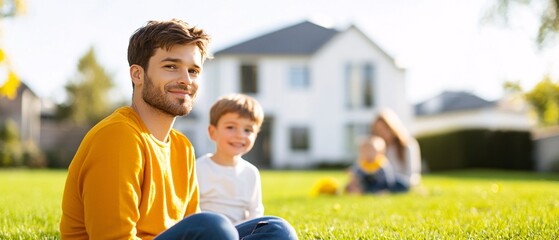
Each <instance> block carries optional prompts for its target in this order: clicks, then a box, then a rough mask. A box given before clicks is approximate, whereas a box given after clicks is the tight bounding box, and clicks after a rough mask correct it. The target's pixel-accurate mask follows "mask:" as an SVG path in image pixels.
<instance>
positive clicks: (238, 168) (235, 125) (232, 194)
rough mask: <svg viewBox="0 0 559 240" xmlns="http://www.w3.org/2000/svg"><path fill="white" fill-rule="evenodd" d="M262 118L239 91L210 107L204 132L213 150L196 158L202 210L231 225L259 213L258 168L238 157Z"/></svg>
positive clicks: (253, 103) (246, 149) (252, 101)
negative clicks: (217, 216) (212, 145)
mask: <svg viewBox="0 0 559 240" xmlns="http://www.w3.org/2000/svg"><path fill="white" fill-rule="evenodd" d="M263 119H264V113H263V110H262V107H261V106H260V104H259V103H258V102H257V101H256V100H255V99H254V98H252V97H249V96H246V95H243V94H232V95H227V96H224V97H222V98H220V99H218V100H217V102H215V103H214V105H213V106H212V107H211V109H210V125H209V127H208V133H209V135H210V138H211V140H212V141H214V142H215V152H214V153H213V154H211V153H210V154H206V155H204V156H202V157H200V158H199V159H198V160H197V161H196V171H197V175H198V185H199V187H200V208H201V210H202V211H204V212H205V211H209V212H216V213H221V214H223V215H225V216H226V217H227V218H228V219H229V220H231V222H232V223H233V224H238V223H240V222H243V221H245V220H248V219H253V218H257V217H261V216H263V214H264V206H263V204H262V189H261V183H260V174H259V171H258V169H257V168H256V167H255V166H254V165H252V164H251V163H249V162H248V161H246V160H244V159H243V158H242V156H243V155H244V154H246V153H247V152H249V151H250V150H251V149H252V146H253V145H254V141H255V139H256V135H257V134H258V131H259V130H260V126H261V125H262V121H263Z"/></svg>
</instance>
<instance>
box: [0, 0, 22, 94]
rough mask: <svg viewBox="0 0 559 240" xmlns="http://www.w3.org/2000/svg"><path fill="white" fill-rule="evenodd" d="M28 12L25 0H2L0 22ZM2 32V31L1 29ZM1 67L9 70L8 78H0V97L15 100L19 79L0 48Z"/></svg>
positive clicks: (0, 0) (0, 1) (0, 2)
mask: <svg viewBox="0 0 559 240" xmlns="http://www.w3.org/2000/svg"><path fill="white" fill-rule="evenodd" d="M25 10H26V7H25V1H24V0H7V1H4V0H0V20H2V19H4V18H7V17H15V16H17V15H21V14H24V13H25ZM0 31H1V29H0ZM0 67H4V68H6V69H7V73H8V75H7V76H2V77H0V97H3V96H5V97H7V98H9V99H13V98H15V96H16V93H17V89H18V87H19V78H18V77H17V75H16V74H15V73H14V71H12V70H11V66H10V62H9V60H8V57H7V56H6V55H5V54H4V50H2V47H1V46H0Z"/></svg>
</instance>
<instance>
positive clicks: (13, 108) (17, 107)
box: [0, 82, 41, 144]
mask: <svg viewBox="0 0 559 240" xmlns="http://www.w3.org/2000/svg"><path fill="white" fill-rule="evenodd" d="M8 119H11V120H13V121H15V122H16V124H17V126H18V131H19V136H20V140H21V141H22V142H27V141H32V142H34V143H35V144H38V143H39V137H40V131H41V129H40V127H41V99H40V98H39V97H38V96H37V95H36V94H35V93H34V92H33V91H32V90H31V89H30V88H29V87H28V86H27V85H26V84H25V83H24V82H20V85H19V87H18V89H17V95H16V97H15V98H14V99H8V98H7V97H4V96H0V124H3V123H4V122H5V121H6V120H8Z"/></svg>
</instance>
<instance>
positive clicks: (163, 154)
mask: <svg viewBox="0 0 559 240" xmlns="http://www.w3.org/2000/svg"><path fill="white" fill-rule="evenodd" d="M194 156H195V155H194V150H193V147H192V144H191V143H190V141H189V140H188V139H187V138H186V137H185V136H184V135H182V134H181V133H179V132H178V131H176V130H171V132H170V134H169V141H168V142H166V143H164V142H161V141H158V140H157V139H156V138H155V137H153V136H152V135H151V134H150V133H149V131H148V130H147V127H146V126H145V125H144V123H143V122H142V120H141V119H140V117H139V116H138V114H137V113H136V112H135V111H134V110H132V109H131V108H129V107H122V108H120V109H118V110H116V111H115V112H114V113H112V114H111V115H110V116H108V117H107V118H106V119H104V120H103V121H101V122H99V123H98V124H97V125H96V126H95V127H93V128H92V129H91V130H90V131H89V132H88V133H87V135H86V136H85V138H84V139H83V141H82V143H81V145H80V147H79V149H78V151H77V152H76V155H75V156H74V159H73V160H72V163H71V164H70V167H69V170H68V176H67V179H66V186H65V189H64V195H63V199H62V219H61V221H60V235H61V239H152V238H154V237H155V236H156V235H157V234H159V233H161V232H162V231H164V230H165V229H167V228H169V227H171V226H172V225H174V224H175V223H176V222H178V221H179V220H181V219H183V218H184V217H186V216H188V215H190V214H193V213H196V212H199V211H200V208H199V205H198V201H199V196H198V185H197V183H196V173H195V166H194V160H195V157H194Z"/></svg>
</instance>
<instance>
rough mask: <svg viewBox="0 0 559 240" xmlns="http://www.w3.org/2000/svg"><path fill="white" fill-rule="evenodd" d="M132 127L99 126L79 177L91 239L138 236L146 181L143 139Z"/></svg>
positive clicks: (85, 217) (131, 237)
mask: <svg viewBox="0 0 559 240" xmlns="http://www.w3.org/2000/svg"><path fill="white" fill-rule="evenodd" d="M129 131H134V130H133V129H132V128H129V127H123V126H122V125H108V126H106V127H104V128H102V129H100V130H99V131H98V132H97V134H96V135H95V137H94V139H92V141H91V143H90V146H89V147H90V149H89V150H88V151H87V152H86V153H85V154H87V155H86V156H85V160H84V164H83V166H82V169H81V170H80V174H79V177H78V181H79V184H78V187H79V188H80V193H81V197H82V199H83V203H84V222H85V227H86V229H87V232H88V234H89V238H90V239H136V233H137V231H136V223H137V221H138V219H139V217H140V213H139V210H138V205H139V201H140V200H141V199H140V196H141V182H142V181H143V172H142V171H143V170H142V169H143V168H142V166H143V162H142V161H143V160H142V157H141V155H142V149H143V147H142V142H141V140H140V139H139V138H138V137H137V136H138V135H137V134H130V132H129Z"/></svg>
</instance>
